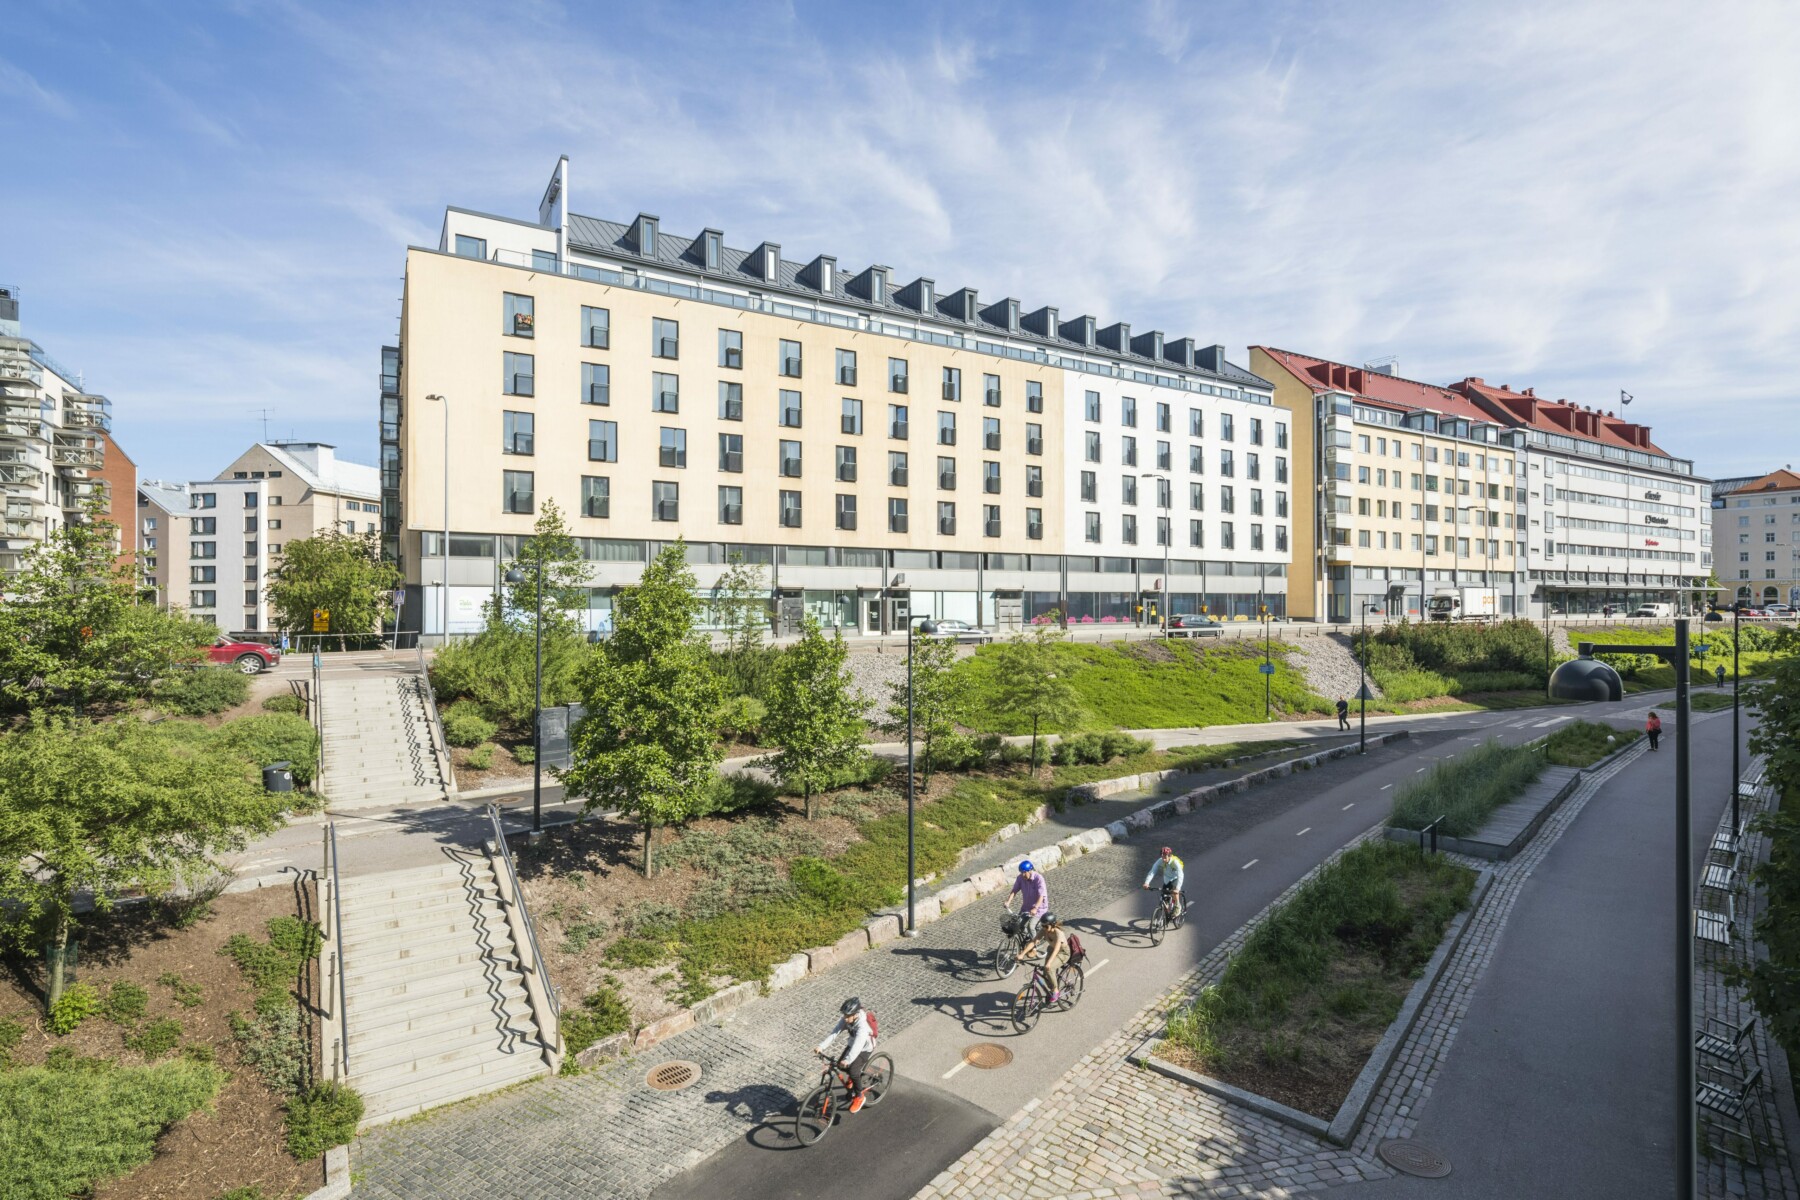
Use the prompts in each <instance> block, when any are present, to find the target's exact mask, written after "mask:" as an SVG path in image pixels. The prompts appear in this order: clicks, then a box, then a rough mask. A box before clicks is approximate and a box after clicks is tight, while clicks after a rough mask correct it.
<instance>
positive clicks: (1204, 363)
mask: <svg viewBox="0 0 1800 1200" xmlns="http://www.w3.org/2000/svg"><path fill="white" fill-rule="evenodd" d="M1194 365H1195V366H1197V367H1199V368H1200V369H1201V370H1203V371H1211V372H1212V373H1213V374H1215V375H1217V374H1221V373H1223V372H1224V370H1225V347H1223V346H1203V347H1201V348H1200V349H1198V350H1196V351H1194ZM1336 371H1337V368H1336V365H1335V364H1334V365H1333V374H1334V375H1335V374H1336Z"/></svg>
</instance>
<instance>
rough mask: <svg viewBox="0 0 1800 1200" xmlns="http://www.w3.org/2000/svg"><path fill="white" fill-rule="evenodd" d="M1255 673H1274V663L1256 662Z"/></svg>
mask: <svg viewBox="0 0 1800 1200" xmlns="http://www.w3.org/2000/svg"><path fill="white" fill-rule="evenodd" d="M1256 673H1257V674H1258V675H1273V674H1274V673H1275V664H1274V663H1258V664H1257V666H1256Z"/></svg>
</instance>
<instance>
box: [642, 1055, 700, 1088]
mask: <svg viewBox="0 0 1800 1200" xmlns="http://www.w3.org/2000/svg"><path fill="white" fill-rule="evenodd" d="M699 1081H700V1064H699V1063H691V1062H666V1063H663V1064H662V1065H661V1066H655V1067H651V1068H650V1073H649V1074H648V1075H646V1076H644V1082H645V1083H647V1084H649V1085H650V1086H651V1087H653V1088H655V1089H656V1090H657V1091H659V1092H679V1091H680V1090H681V1089H682V1088H684V1087H690V1086H692V1085H693V1084H695V1083H698V1082H699Z"/></svg>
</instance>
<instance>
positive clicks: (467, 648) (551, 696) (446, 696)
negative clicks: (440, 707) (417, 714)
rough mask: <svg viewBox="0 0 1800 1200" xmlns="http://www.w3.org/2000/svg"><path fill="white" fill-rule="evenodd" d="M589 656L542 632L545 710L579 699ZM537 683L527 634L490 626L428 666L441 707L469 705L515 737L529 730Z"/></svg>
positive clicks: (570, 641) (574, 642)
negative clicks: (458, 702) (580, 681)
mask: <svg viewBox="0 0 1800 1200" xmlns="http://www.w3.org/2000/svg"><path fill="white" fill-rule="evenodd" d="M591 653H592V651H591V648H590V647H589V646H588V644H587V643H586V642H585V641H584V640H582V639H581V638H579V637H574V636H568V635H563V634H557V635H552V634H551V633H550V631H549V629H548V628H547V627H546V629H545V631H544V707H546V708H554V707H556V706H557V705H559V704H572V703H574V702H575V701H576V700H578V699H579V698H580V687H579V685H578V683H577V680H578V678H579V676H580V672H581V666H582V664H583V663H584V662H586V661H587V659H588V658H589V657H590V655H591ZM536 680H537V659H536V648H535V646H534V645H533V642H532V633H531V630H530V629H529V628H526V629H516V628H514V627H513V626H512V625H510V624H507V623H505V622H500V623H498V624H493V625H489V626H488V627H487V628H486V629H483V630H482V631H481V632H480V633H478V634H476V635H475V636H474V637H472V638H469V639H468V640H467V641H460V642H451V643H450V644H449V645H448V646H442V647H440V648H439V649H438V650H437V652H436V654H435V655H434V656H433V657H432V660H431V686H432V687H433V689H435V691H436V693H437V696H438V698H439V700H440V702H442V703H444V704H446V705H447V704H449V703H450V702H451V701H454V700H461V699H467V700H471V701H473V702H474V703H475V705H476V706H477V707H478V708H480V709H481V711H482V712H483V714H485V715H486V716H487V717H489V718H490V719H492V720H495V721H498V722H500V723H502V724H504V725H506V726H507V727H509V728H510V729H512V730H514V731H515V732H516V731H519V730H529V729H530V728H531V711H532V704H533V701H534V699H535V695H536V693H535V687H536Z"/></svg>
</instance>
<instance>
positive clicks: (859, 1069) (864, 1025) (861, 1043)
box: [817, 996, 875, 1112]
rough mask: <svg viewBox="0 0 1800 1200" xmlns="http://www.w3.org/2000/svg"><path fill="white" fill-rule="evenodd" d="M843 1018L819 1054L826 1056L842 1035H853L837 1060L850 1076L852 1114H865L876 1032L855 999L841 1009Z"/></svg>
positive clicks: (845, 1002)
mask: <svg viewBox="0 0 1800 1200" xmlns="http://www.w3.org/2000/svg"><path fill="white" fill-rule="evenodd" d="M838 1011H839V1012H841V1013H842V1014H843V1017H842V1018H841V1019H840V1020H839V1021H838V1023H837V1024H836V1025H835V1026H834V1027H833V1028H832V1030H831V1033H830V1034H829V1035H828V1036H827V1037H826V1038H825V1040H824V1041H822V1042H820V1043H819V1045H818V1047H817V1050H818V1053H820V1054H824V1053H825V1050H826V1047H828V1046H830V1045H831V1043H832V1042H833V1041H835V1040H837V1036H838V1034H840V1033H847V1034H849V1035H850V1040H849V1042H848V1044H847V1045H845V1047H844V1052H843V1053H842V1054H841V1055H839V1056H838V1057H837V1059H836V1060H835V1061H836V1062H837V1064H838V1065H839V1066H840V1067H842V1068H843V1069H844V1070H845V1071H847V1072H849V1074H850V1083H851V1086H852V1094H851V1096H850V1111H851V1112H861V1111H862V1106H863V1100H864V1098H865V1093H864V1092H863V1071H864V1070H866V1069H867V1068H868V1065H869V1055H870V1054H872V1053H874V1051H875V1030H874V1029H873V1028H872V1027H871V1026H870V1024H869V1014H868V1012H867V1011H866V1010H865V1009H864V1008H863V1006H862V1001H861V1000H859V999H857V998H856V997H855V996H852V997H850V998H849V999H848V1000H846V1001H844V1003H843V1005H842V1006H841V1007H840V1008H839V1009H838Z"/></svg>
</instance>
